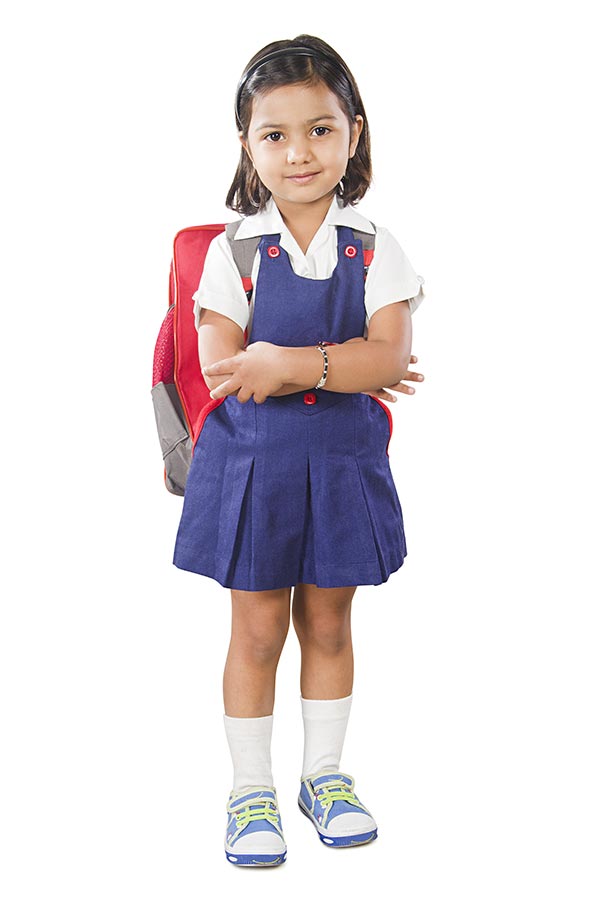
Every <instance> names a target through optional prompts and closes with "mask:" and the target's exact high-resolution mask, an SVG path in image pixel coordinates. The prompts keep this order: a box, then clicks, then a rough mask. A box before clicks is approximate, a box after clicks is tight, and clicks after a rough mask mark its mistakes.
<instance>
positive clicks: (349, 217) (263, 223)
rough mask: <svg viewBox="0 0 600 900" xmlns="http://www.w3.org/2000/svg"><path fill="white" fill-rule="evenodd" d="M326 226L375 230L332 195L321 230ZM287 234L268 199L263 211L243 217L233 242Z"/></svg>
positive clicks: (352, 209) (278, 214)
mask: <svg viewBox="0 0 600 900" xmlns="http://www.w3.org/2000/svg"><path fill="white" fill-rule="evenodd" d="M327 225H333V226H335V225H347V226H348V227H349V228H356V230H357V231H366V232H367V233H368V234H375V229H374V227H373V225H372V224H371V222H369V220H368V219H365V217H364V216H361V215H360V213H357V212H356V210H355V209H354V208H353V207H352V206H342V200H341V197H338V196H337V194H335V195H334V197H333V200H332V201H331V205H330V207H329V210H328V212H327V215H326V216H325V219H324V220H323V224H322V225H321V228H320V229H319V231H321V229H322V230H323V231H325V228H324V226H327ZM284 231H285V232H287V228H286V226H285V223H284V221H283V219H282V218H281V213H280V212H279V210H278V208H277V204H276V203H275V201H274V199H273V197H269V199H268V200H267V203H266V205H265V208H264V210H261V211H260V212H257V213H255V214H254V215H253V216H245V217H244V218H242V223H241V225H240V227H239V228H238V230H237V232H236V234H235V238H234V240H236V241H238V240H242V239H243V238H249V237H258V236H259V235H263V234H282V233H283V232H284Z"/></svg>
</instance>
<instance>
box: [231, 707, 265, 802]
mask: <svg viewBox="0 0 600 900" xmlns="http://www.w3.org/2000/svg"><path fill="white" fill-rule="evenodd" d="M223 720H224V722H225V733H226V735H227V740H228V742H229V749H230V751H231V759H232V762H233V790H234V791H246V790H247V789H249V788H254V787H265V786H266V787H273V775H272V774H271V735H272V732H273V716H272V715H271V716H258V717H257V718H248V719H246V718H238V717H237V716H227V715H223Z"/></svg>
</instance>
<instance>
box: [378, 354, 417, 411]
mask: <svg viewBox="0 0 600 900" xmlns="http://www.w3.org/2000/svg"><path fill="white" fill-rule="evenodd" d="M418 361H419V358H418V357H417V356H411V357H410V360H409V365H411V366H412V365H413V364H414V363H416V362H418ZM424 379H425V376H424V375H422V374H421V372H411V371H410V369H407V370H406V374H405V376H404V378H403V379H402V381H423V380H424ZM402 381H399V382H398V383H397V384H389V385H388V387H389V388H390V389H391V390H393V391H398V392H399V393H401V394H414V392H415V389H414V388H413V387H410V386H409V385H406V384H402ZM363 393H364V394H370V395H371V396H372V397H378V398H379V400H388V401H391V402H392V403H395V402H396V400H397V399H398V398H397V397H395V396H394V395H393V394H390V393H388V391H386V389H385V388H379V389H378V390H376V391H363Z"/></svg>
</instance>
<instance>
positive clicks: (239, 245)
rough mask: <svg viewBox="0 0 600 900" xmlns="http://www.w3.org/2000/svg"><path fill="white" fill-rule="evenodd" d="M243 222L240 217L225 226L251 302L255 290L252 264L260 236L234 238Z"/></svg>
mask: <svg viewBox="0 0 600 900" xmlns="http://www.w3.org/2000/svg"><path fill="white" fill-rule="evenodd" d="M241 224H242V219H238V221H237V222H230V223H229V224H228V225H226V226H225V233H226V235H227V240H228V241H229V246H230V247H231V252H232V254H233V259H234V262H235V264H236V266H237V267H238V271H239V273H240V277H241V279H242V284H243V285H244V290H245V291H246V297H247V298H248V303H250V301H251V300H252V290H253V287H252V278H251V276H252V266H253V264H254V257H255V256H256V250H257V248H258V245H259V243H260V236H258V235H257V236H256V237H250V238H242V239H241V240H239V241H236V240H234V238H235V235H236V233H237V230H238V228H239V227H240V225H241Z"/></svg>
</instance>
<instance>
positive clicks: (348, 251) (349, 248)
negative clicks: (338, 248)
mask: <svg viewBox="0 0 600 900" xmlns="http://www.w3.org/2000/svg"><path fill="white" fill-rule="evenodd" d="M344 253H345V254H346V256H348V257H349V258H350V259H353V258H354V257H355V256H356V253H357V250H356V247H354V246H353V245H352V244H348V246H347V247H346V249H345V250H344Z"/></svg>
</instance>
